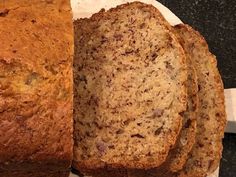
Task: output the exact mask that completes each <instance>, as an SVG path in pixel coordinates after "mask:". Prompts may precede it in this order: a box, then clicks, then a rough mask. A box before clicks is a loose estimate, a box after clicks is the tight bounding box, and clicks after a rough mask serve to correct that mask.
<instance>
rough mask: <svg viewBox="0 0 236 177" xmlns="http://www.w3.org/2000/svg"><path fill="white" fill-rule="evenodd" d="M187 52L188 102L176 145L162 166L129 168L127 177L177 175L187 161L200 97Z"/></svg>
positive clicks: (193, 137) (168, 176)
mask: <svg viewBox="0 0 236 177" xmlns="http://www.w3.org/2000/svg"><path fill="white" fill-rule="evenodd" d="M185 54H186V58H187V60H186V61H187V68H188V80H187V82H186V85H187V102H188V103H187V110H186V111H185V112H184V117H183V126H182V129H181V131H180V134H179V138H178V140H177V142H176V145H175V147H174V149H172V150H171V151H170V153H169V154H168V157H167V159H166V161H165V162H164V163H163V164H162V165H161V166H160V167H158V168H155V169H151V170H129V172H128V175H126V176H127V177H152V176H153V177H159V176H160V177H171V176H174V175H175V172H177V171H179V170H181V169H182V168H183V166H184V164H185V163H186V160H187V158H188V154H189V152H190V151H191V149H192V147H193V145H194V142H195V135H196V128H197V127H196V125H197V113H198V102H199V99H198V94H197V92H198V84H197V75H196V71H195V68H194V67H193V64H192V61H191V58H190V56H189V55H188V53H187V52H185Z"/></svg>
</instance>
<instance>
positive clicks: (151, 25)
mask: <svg viewBox="0 0 236 177" xmlns="http://www.w3.org/2000/svg"><path fill="white" fill-rule="evenodd" d="M74 26H75V47H76V48H75V58H74V95H75V97H74V122H75V126H74V127H75V131H74V137H75V146H74V161H73V166H74V167H75V168H77V169H79V170H86V169H96V168H103V167H105V166H110V167H114V168H118V167H121V168H123V167H126V168H152V167H157V166H159V165H160V164H162V163H163V162H164V161H165V159H166V157H167V155H168V152H169V150H170V149H171V148H172V147H173V146H174V144H175V142H176V139H177V137H178V134H179V131H180V129H181V127H182V117H183V116H182V113H183V112H184V111H185V110H186V95H187V93H186V85H185V82H186V80H187V67H186V59H185V55H184V51H183V49H182V47H181V46H180V44H179V43H178V41H177V38H176V37H175V35H174V34H173V33H172V32H171V31H170V28H171V27H170V26H169V24H168V23H167V22H166V21H165V20H164V18H163V17H162V15H161V14H160V12H159V11H158V10H157V9H156V8H154V7H153V6H151V5H145V4H143V3H138V2H135V3H130V4H125V5H121V6H118V7H117V8H114V9H111V10H109V11H107V12H105V11H104V10H102V11H100V12H99V13H97V14H95V15H93V16H92V17H91V18H89V19H79V20H77V21H75V23H74Z"/></svg>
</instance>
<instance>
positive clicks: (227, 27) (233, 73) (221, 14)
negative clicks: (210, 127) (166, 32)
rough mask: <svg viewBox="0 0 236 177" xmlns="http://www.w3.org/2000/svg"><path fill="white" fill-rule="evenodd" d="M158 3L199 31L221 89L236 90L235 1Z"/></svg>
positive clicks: (167, 1)
mask: <svg viewBox="0 0 236 177" xmlns="http://www.w3.org/2000/svg"><path fill="white" fill-rule="evenodd" d="M159 2H161V3H162V4H164V5H165V6H166V7H168V8H169V9H170V10H172V11H173V12H174V13H175V14H176V15H177V16H178V17H179V18H181V20H182V21H183V22H184V23H187V24H190V25H191V26H193V27H194V28H195V29H197V30H198V31H200V32H201V34H202V35H203V36H204V37H205V39H206V40H207V42H208V44H209V47H210V50H211V51H212V53H214V54H215V55H216V56H217V60H218V67H219V70H220V73H221V75H222V78H223V81H224V85H225V88H236V0H178V1H176V0H159ZM235 177H236V174H235Z"/></svg>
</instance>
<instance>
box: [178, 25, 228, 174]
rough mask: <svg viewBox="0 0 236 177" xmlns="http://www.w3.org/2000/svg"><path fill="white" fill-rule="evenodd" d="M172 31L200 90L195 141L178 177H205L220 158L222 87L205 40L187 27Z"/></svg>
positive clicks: (182, 26)
mask: <svg viewBox="0 0 236 177" xmlns="http://www.w3.org/2000/svg"><path fill="white" fill-rule="evenodd" d="M175 30H176V32H177V33H178V34H179V36H180V38H181V40H180V42H181V44H182V46H183V48H184V49H185V50H186V51H187V52H188V53H189V55H190V57H191V59H192V63H193V66H194V67H195V68H196V73H197V77H198V88H199V92H198V95H199V113H198V118H197V134H196V142H195V144H194V146H193V149H192V151H191V153H190V154H189V157H188V160H187V163H186V164H185V167H184V168H183V170H181V171H180V172H179V174H178V175H179V176H183V177H185V176H194V177H195V176H199V177H204V176H207V175H209V174H211V173H213V172H214V171H215V170H216V168H217V167H218V166H219V162H220V159H221V154H222V149H223V146H222V138H223V136H224V128H225V125H226V113H225V105H224V87H223V83H222V80H221V77H220V74H219V71H218V69H217V61H216V57H215V56H214V55H213V54H211V53H210V52H209V48H208V45H207V43H206V41H205V39H204V38H203V37H202V36H201V35H200V34H199V33H198V32H197V31H195V30H194V29H193V28H191V27H190V26H188V25H178V26H176V27H175Z"/></svg>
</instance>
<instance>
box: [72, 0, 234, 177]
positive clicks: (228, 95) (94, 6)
mask: <svg viewBox="0 0 236 177" xmlns="http://www.w3.org/2000/svg"><path fill="white" fill-rule="evenodd" d="M132 1H137V0H71V6H72V11H73V18H74V19H78V18H85V17H90V16H91V15H92V14H94V13H96V12H99V11H100V10H101V9H102V8H104V9H106V10H107V9H110V8H112V7H116V6H117V5H120V4H123V3H127V2H132ZM139 1H141V2H144V3H147V4H152V5H154V6H155V7H157V8H158V9H159V11H160V12H161V13H162V15H163V16H164V17H165V19H166V20H167V21H168V22H169V23H170V24H171V25H172V26H174V25H177V24H180V23H182V21H181V20H180V19H179V18H178V17H177V16H176V15H175V14H174V13H173V12H171V11H170V10H169V9H168V8H167V7H165V6H164V5H162V4H161V3H159V2H157V1H156V0H139ZM225 100H226V113H227V118H228V124H227V127H226V132H230V133H236V88H234V89H225ZM218 176H219V168H218V169H217V170H216V171H215V172H214V173H213V174H211V175H209V176H208V177H218ZM70 177H78V176H77V175H75V174H72V173H71V174H70Z"/></svg>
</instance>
